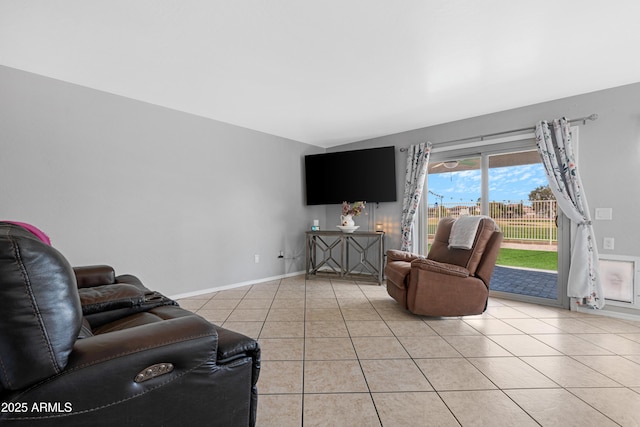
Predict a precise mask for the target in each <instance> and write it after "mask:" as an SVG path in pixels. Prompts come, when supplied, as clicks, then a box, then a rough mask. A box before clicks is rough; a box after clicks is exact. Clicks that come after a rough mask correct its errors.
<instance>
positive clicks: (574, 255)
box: [536, 117, 604, 308]
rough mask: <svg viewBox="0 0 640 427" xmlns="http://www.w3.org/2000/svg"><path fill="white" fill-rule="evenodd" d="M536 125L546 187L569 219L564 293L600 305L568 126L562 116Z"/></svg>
mask: <svg viewBox="0 0 640 427" xmlns="http://www.w3.org/2000/svg"><path fill="white" fill-rule="evenodd" d="M552 128H553V130H551V129H550V128H549V123H547V121H541V122H539V123H538V124H537V125H536V144H537V146H538V152H539V154H540V157H541V159H542V164H543V165H544V168H545V171H546V174H547V178H548V179H549V187H550V188H551V191H552V192H553V194H554V195H555V197H556V200H557V201H558V206H559V207H560V209H561V210H562V212H563V213H564V214H565V215H566V216H567V217H568V218H569V219H570V220H571V223H572V230H571V231H572V233H571V266H570V267H569V283H568V285H567V294H568V296H569V297H572V298H577V301H578V304H586V305H588V306H591V307H593V308H602V307H604V295H603V292H602V285H601V283H600V275H599V266H598V248H597V245H596V242H595V235H594V232H593V226H592V225H591V217H590V214H589V207H588V205H587V199H586V196H585V194H584V189H583V186H582V180H581V179H580V174H579V173H578V168H577V166H576V162H575V157H574V148H573V142H572V139H571V129H570V126H569V122H568V121H567V119H566V118H564V117H563V118H561V119H556V120H553V122H552Z"/></svg>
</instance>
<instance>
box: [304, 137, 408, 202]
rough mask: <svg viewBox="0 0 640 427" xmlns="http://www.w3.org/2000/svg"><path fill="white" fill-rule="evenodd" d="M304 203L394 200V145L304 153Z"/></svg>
mask: <svg viewBox="0 0 640 427" xmlns="http://www.w3.org/2000/svg"><path fill="white" fill-rule="evenodd" d="M304 166H305V178H306V185H305V187H306V195H307V205H332V204H339V203H342V202H343V201H347V202H356V201H365V202H395V201H396V157H395V147H382V148H369V149H365V150H353V151H340V152H336V153H324V154H312V155H309V156H305V158H304Z"/></svg>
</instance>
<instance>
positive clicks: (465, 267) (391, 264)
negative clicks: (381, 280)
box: [384, 217, 502, 316]
mask: <svg viewBox="0 0 640 427" xmlns="http://www.w3.org/2000/svg"><path fill="white" fill-rule="evenodd" d="M454 221H455V219H454V218H449V217H447V218H443V219H441V220H440V222H439V223H438V226H437V228H436V233H435V237H434V241H433V243H432V245H431V248H430V250H429V253H428V254H427V256H426V257H424V256H420V255H417V254H412V253H409V252H403V251H398V250H389V251H387V262H386V265H385V268H384V273H385V276H386V278H387V292H388V293H389V295H390V296H391V297H392V298H393V299H395V300H396V301H397V302H398V303H400V305H401V306H402V307H404V308H406V309H408V310H409V311H410V312H412V313H414V314H419V315H425V316H465V315H471V314H481V313H483V312H484V311H485V309H486V307H487V300H488V298H489V284H490V280H491V275H492V274H493V270H494V267H495V263H496V259H497V257H498V252H499V251H500V244H501V242H502V233H501V232H500V230H499V229H498V227H497V226H496V224H495V222H494V221H493V220H492V219H491V218H482V219H481V220H480V223H479V225H478V229H477V232H476V235H475V239H474V241H473V244H472V246H471V249H455V248H454V249H450V248H449V236H450V234H451V228H452V226H453V223H454Z"/></svg>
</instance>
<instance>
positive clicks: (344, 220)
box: [340, 215, 356, 227]
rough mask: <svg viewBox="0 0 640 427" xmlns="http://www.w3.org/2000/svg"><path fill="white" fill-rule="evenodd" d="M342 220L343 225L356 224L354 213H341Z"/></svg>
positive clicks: (350, 225) (351, 225)
mask: <svg viewBox="0 0 640 427" xmlns="http://www.w3.org/2000/svg"><path fill="white" fill-rule="evenodd" d="M340 222H341V225H342V226H343V227H353V226H354V225H356V223H355V222H354V221H353V216H352V215H340Z"/></svg>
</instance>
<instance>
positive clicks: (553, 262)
mask: <svg viewBox="0 0 640 427" xmlns="http://www.w3.org/2000/svg"><path fill="white" fill-rule="evenodd" d="M496 264H498V265H504V266H510V267H526V268H537V269H540V270H553V271H557V270H558V253H557V252H550V251H529V250H524V249H506V248H502V249H500V253H499V254H498V261H497V262H496Z"/></svg>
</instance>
